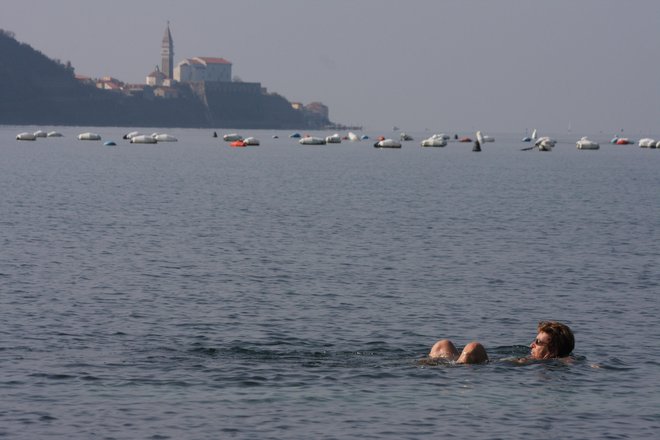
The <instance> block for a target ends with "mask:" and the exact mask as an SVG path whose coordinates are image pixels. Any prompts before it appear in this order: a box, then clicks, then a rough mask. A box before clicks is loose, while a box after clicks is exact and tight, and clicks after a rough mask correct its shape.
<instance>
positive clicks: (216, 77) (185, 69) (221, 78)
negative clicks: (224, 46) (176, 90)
mask: <svg viewBox="0 0 660 440" xmlns="http://www.w3.org/2000/svg"><path fill="white" fill-rule="evenodd" d="M174 79H175V80H176V81H179V82H200V81H207V82H230V81H231V63H230V62H229V61H227V60H225V59H224V58H214V57H195V58H187V59H185V60H183V61H181V62H180V63H179V64H177V65H176V67H175V68H174Z"/></svg>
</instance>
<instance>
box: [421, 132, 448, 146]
mask: <svg viewBox="0 0 660 440" xmlns="http://www.w3.org/2000/svg"><path fill="white" fill-rule="evenodd" d="M446 145H447V140H446V139H445V138H444V137H443V135H442V134H434V135H432V136H431V137H429V138H427V139H424V140H423V141H422V147H444V146H446Z"/></svg>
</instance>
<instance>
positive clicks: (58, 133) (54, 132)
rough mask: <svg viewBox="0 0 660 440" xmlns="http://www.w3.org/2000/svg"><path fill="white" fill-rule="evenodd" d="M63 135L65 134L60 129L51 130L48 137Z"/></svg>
mask: <svg viewBox="0 0 660 440" xmlns="http://www.w3.org/2000/svg"><path fill="white" fill-rule="evenodd" d="M62 136H63V134H62V133H60V132H59V131H49V132H48V134H47V135H46V137H49V138H60V137H62Z"/></svg>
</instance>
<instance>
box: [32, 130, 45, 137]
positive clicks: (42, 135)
mask: <svg viewBox="0 0 660 440" xmlns="http://www.w3.org/2000/svg"><path fill="white" fill-rule="evenodd" d="M34 135H35V136H36V137H38V138H45V137H46V136H48V133H46V132H45V131H43V130H37V131H35V132H34Z"/></svg>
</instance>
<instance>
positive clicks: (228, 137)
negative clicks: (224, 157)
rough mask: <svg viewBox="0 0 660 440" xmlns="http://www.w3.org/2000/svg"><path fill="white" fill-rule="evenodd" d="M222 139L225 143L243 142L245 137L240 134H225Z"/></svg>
mask: <svg viewBox="0 0 660 440" xmlns="http://www.w3.org/2000/svg"><path fill="white" fill-rule="evenodd" d="M222 139H223V140H224V141H225V142H234V141H242V140H243V136H241V135H240V134H238V133H229V134H225V135H224V136H222Z"/></svg>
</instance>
